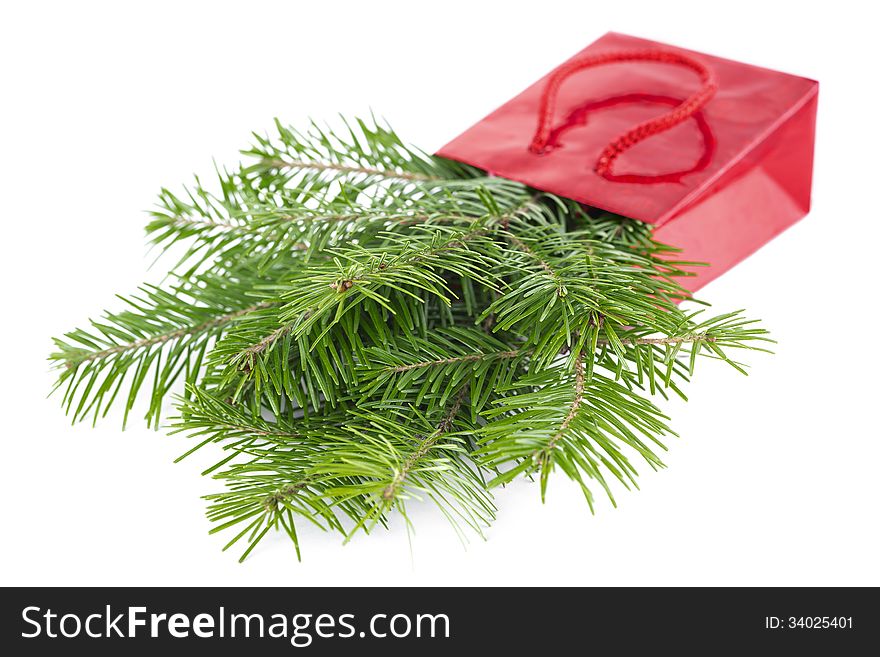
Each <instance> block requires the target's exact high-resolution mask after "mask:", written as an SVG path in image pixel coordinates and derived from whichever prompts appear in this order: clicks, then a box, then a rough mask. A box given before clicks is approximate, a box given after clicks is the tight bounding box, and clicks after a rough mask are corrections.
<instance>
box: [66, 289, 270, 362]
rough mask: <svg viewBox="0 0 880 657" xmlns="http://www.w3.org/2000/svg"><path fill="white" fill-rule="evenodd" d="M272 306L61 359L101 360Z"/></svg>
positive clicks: (257, 305)
mask: <svg viewBox="0 0 880 657" xmlns="http://www.w3.org/2000/svg"><path fill="white" fill-rule="evenodd" d="M271 306H272V304H271V303H267V302H262V301H261V302H260V303H255V304H253V305H251V306H248V307H246V308H241V309H239V310H234V311H232V312H230V313H226V314H225V315H220V316H219V317H214V318H213V319H209V320H207V321H205V322H202V323H201V324H197V325H195V326H187V327H184V328H180V329H177V330H174V331H169V332H167V333H159V334H158V335H152V336H150V337H148V338H141V339H140V340H134V341H132V342H129V343H127V344H118V345H115V346H113V347H108V348H107V349H102V350H100V351H93V352H91V353H88V352H85V351H84V352H82V355H81V356H79V357H77V356H75V355H70V354H64V355H62V356H61V358H60V360H62V361H63V362H64V366H65V367H67V368H71V367H76V366H77V365H79V364H81V363H87V362H89V361H93V360H100V359H102V358H107V357H108V356H113V355H115V354H120V353H123V352H126V351H134V350H137V349H142V348H144V347H152V346H155V345H162V344H165V343H166V342H169V341H172V340H179V339H180V338H184V337H188V336H192V335H196V334H198V333H204V332H205V331H208V330H210V329H213V328H218V327H221V326H225V325H227V324H230V323H231V322H233V321H234V320H236V319H238V318H239V317H243V316H245V315H247V314H249V313H252V312H254V311H256V310H260V309H261V308H269V307H271Z"/></svg>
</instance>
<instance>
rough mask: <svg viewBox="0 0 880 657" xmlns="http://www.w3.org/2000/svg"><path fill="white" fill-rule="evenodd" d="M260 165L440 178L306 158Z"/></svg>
mask: <svg viewBox="0 0 880 657" xmlns="http://www.w3.org/2000/svg"><path fill="white" fill-rule="evenodd" d="M260 165H261V166H265V167H271V168H276V169H311V170H313V171H335V172H338V173H342V174H355V175H362V176H375V177H378V178H385V179H391V180H410V181H420V182H429V181H439V180H442V178H440V177H439V176H429V175H425V174H419V173H410V172H407V171H393V170H389V169H375V168H372V167H365V166H354V165H344V164H335V163H332V162H313V161H306V160H298V161H297V160H281V159H274V160H261V161H260Z"/></svg>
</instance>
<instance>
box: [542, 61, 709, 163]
mask: <svg viewBox="0 0 880 657" xmlns="http://www.w3.org/2000/svg"><path fill="white" fill-rule="evenodd" d="M616 62H659V63H662V64H674V65H676V66H684V67H686V68H689V69H691V70H692V71H694V72H695V73H697V74H698V75H699V76H700V81H701V82H702V83H703V86H702V88H701V89H700V90H699V91H698V92H697V93H695V94H693V95H692V96H690V97H689V98H687V99H686V100H685V101H684V102H682V103H681V104H680V105H678V106H677V107H675V108H674V109H672V110H671V111H669V112H667V113H666V114H663V115H662V116H658V117H657V118H656V119H651V120H650V121H645V122H644V123H641V124H639V125H637V126H636V127H634V128H633V129H631V130H628V131H627V132H625V133H624V134H622V135H620V136H619V137H618V138H617V139H615V140H613V141H611V142H610V143H609V144H608V145H607V146H606V147H605V149H604V150H603V151H602V153H601V154H600V155H599V159H598V160H596V168H595V170H596V173H598V174H599V175H600V176H603V177H609V176H611V175H613V174H612V171H611V167H612V166H613V164H614V160H616V159H617V157H618V156H619V155H620V154H621V153H623V152H624V151H626V150H628V149H630V148H632V147H633V146H635V145H636V144H638V143H639V142H640V141H642V140H644V139H647V138H648V137H650V136H651V135H656V134H657V133H659V132H663V131H665V130H669V129H670V128H672V127H674V126H677V125H678V124H679V123H681V122H682V121H686V120H687V119H688V118H690V117H691V116H692V115H693V114H695V113H696V112H698V111H699V110H700V109H702V108H703V106H704V105H705V104H706V103H708V102H709V100H710V99H711V98H712V96H714V95H715V92H716V91H717V90H718V82H717V81H716V79H715V74H714V73H713V72H712V70H711V69H710V68H708V67H707V66H706V65H705V64H702V63H701V62H699V61H698V60H696V59H694V58H692V57H689V56H687V55H684V54H681V53H677V52H672V51H670V50H624V51H618V52H609V53H602V54H599V55H591V56H588V57H582V58H580V59H575V60H572V61H570V62H567V63H565V64H563V65H562V66H560V67H559V68H558V69H556V70H555V71H554V72H553V74H552V75H551V76H550V79H549V80H548V81H547V86H546V87H545V88H544V92H543V93H542V94H541V100H540V105H539V109H538V128H537V130H536V131H535V136H534V137H532V143H531V144H530V145H529V150H530V151H531V152H532V153H535V154H539V155H540V154H542V153H545V152H546V149H547V142H548V140H549V139H550V132H551V130H550V124H551V121H552V119H553V113H554V110H555V106H556V96H557V94H558V93H559V88H560V87H561V86H562V83H563V82H565V80H566V79H568V77H569V76H571V75H572V74H573V73H577V72H578V71H582V70H584V69H586V68H593V67H594V66H603V65H605V64H613V63H616Z"/></svg>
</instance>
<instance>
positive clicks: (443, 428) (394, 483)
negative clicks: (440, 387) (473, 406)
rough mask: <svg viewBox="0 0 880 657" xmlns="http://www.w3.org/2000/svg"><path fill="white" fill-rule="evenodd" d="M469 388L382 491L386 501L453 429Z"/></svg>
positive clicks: (393, 495) (460, 392) (459, 394)
mask: <svg viewBox="0 0 880 657" xmlns="http://www.w3.org/2000/svg"><path fill="white" fill-rule="evenodd" d="M467 389H468V387H467V386H466V385H465V386H464V387H462V389H461V390H459V392H458V394H457V395H456V396H455V400H454V401H453V402H452V404H451V405H450V407H449V410H448V411H447V412H446V414H445V415H444V416H443V419H442V420H440V423H439V424H438V425H437V428H436V429H435V430H434V433H432V434H431V435H430V436H428V437H427V438H425V439H424V440H423V441H422V442H421V443H420V444H419V447H418V449H416V451H414V452H413V453H412V454H410V455H409V457H408V458H407V459H406V461H404V462H403V466H401V468H400V471H399V472H398V473H397V474H396V475H394V479H392V480H391V483H390V484H388V485H387V486H386V487H385V490H383V491H382V499H383V500H385V501H391V500H393V499H394V498H395V496H396V495H397V491H398V490H399V489H400V487H401V486H402V485H403V482H404V481H405V480H406V477H407V475H408V474H409V473H410V471H411V470H412V468H413V466H415V464H416V463H418V462H419V461H420V460H421V459H422V458H424V456H425V454H427V453H428V450H429V449H431V447H433V446H434V445H435V444H436V442H437V441H438V440H439V439H440V437H441V436H443V434H445V433H447V432H448V431H449V430H450V429H451V428H452V423H453V422H455V416H456V415H458V411H459V410H460V409H461V403H462V401H463V400H464V397H465V395H466V394H467Z"/></svg>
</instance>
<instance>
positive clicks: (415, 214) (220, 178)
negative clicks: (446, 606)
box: [50, 119, 769, 559]
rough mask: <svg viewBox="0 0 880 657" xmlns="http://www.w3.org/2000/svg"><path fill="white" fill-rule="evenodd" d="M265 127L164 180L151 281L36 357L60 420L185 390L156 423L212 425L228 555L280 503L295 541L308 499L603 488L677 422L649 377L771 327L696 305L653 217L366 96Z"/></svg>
mask: <svg viewBox="0 0 880 657" xmlns="http://www.w3.org/2000/svg"><path fill="white" fill-rule="evenodd" d="M276 129H277V133H276V134H274V135H272V136H271V137H269V136H262V135H254V143H253V146H252V147H251V148H249V149H248V150H246V151H243V153H244V155H245V156H246V157H247V162H246V163H245V164H242V165H240V166H238V167H236V168H235V169H233V170H219V171H217V175H216V180H214V181H213V182H212V183H211V185H203V184H202V182H201V181H200V180H198V179H196V180H195V182H194V184H193V185H191V186H189V187H187V188H185V189H183V191H181V192H172V191H170V190H167V189H163V190H162V191H161V194H160V196H159V201H158V205H157V207H156V208H155V209H154V210H153V211H152V212H151V216H150V221H149V223H148V225H147V228H146V230H147V234H148V237H149V242H150V243H151V245H152V246H154V247H156V248H158V249H160V250H162V251H171V252H172V253H175V254H176V255H175V257H174V260H173V262H172V266H170V267H169V269H170V271H169V275H168V278H167V279H166V282H165V283H164V284H163V285H161V286H153V285H144V286H143V287H141V288H140V289H139V290H138V291H137V293H135V294H133V295H131V296H128V297H125V298H123V299H122V300H123V301H124V303H125V304H126V307H125V309H124V310H122V311H121V312H113V313H106V314H105V315H104V316H103V317H102V318H101V319H99V320H94V321H92V322H91V325H90V326H89V327H88V328H86V329H78V330H75V331H72V332H70V333H67V334H66V335H65V336H64V337H63V338H61V339H57V340H56V346H57V348H56V351H55V352H54V353H53V354H52V355H51V357H50V358H51V360H53V361H54V362H55V363H56V364H57V366H58V370H57V371H58V381H57V388H58V389H59V390H60V393H61V394H62V397H63V406H64V409H65V410H66V412H67V413H68V414H69V416H70V417H71V418H72V419H73V421H74V422H76V421H81V420H86V419H90V420H93V421H95V420H97V419H98V418H100V417H102V416H104V415H106V414H107V412H108V411H109V409H111V408H112V407H114V406H119V407H121V408H122V410H123V416H124V421H127V419H128V416H129V413H130V412H132V411H133V410H134V409H135V408H136V407H137V406H138V405H140V404H144V405H145V406H146V410H145V417H146V421H147V423H148V424H149V425H151V426H154V427H158V426H159V425H160V421H162V419H163V416H164V413H165V412H166V410H167V407H168V406H169V403H168V399H169V397H170V396H174V395H175V394H176V395H177V397H176V402H175V403H174V404H173V406H174V408H176V410H175V411H172V413H173V416H172V417H171V418H170V430H171V431H172V432H180V433H183V434H185V435H187V436H188V437H189V439H190V440H191V441H192V445H191V448H190V449H189V451H187V453H186V454H184V456H186V455H188V454H190V453H192V452H194V451H195V450H200V449H204V448H209V447H210V448H214V449H217V450H218V457H217V459H218V460H217V463H216V464H215V465H214V466H213V467H211V468H209V469H208V470H207V471H206V473H207V474H210V475H211V476H212V477H213V478H214V479H215V480H217V481H218V482H219V483H220V484H222V488H221V490H220V491H219V492H216V493H214V494H211V495H208V496H207V497H206V499H207V500H208V517H209V519H210V520H211V521H212V522H213V523H214V527H213V530H212V531H224V530H229V531H230V536H231V540H230V541H229V543H228V545H227V547H229V546H232V545H235V544H241V545H244V548H243V552H244V553H243V555H242V559H243V558H244V557H246V556H247V555H248V554H249V553H250V552H251V550H253V548H254V547H255V546H256V545H257V544H258V543H259V541H260V540H261V539H262V538H263V537H264V536H266V534H267V533H268V532H269V531H270V530H272V529H276V530H280V531H282V532H284V533H286V534H287V535H289V537H290V538H291V539H292V541H293V544H294V546H295V548H296V552H297V555H299V540H298V538H297V529H296V527H297V523H299V522H301V521H309V522H311V523H315V524H316V525H318V526H319V527H321V528H323V529H326V530H335V531H338V532H340V533H341V534H342V535H344V536H345V537H346V538H349V537H351V536H352V535H353V534H355V533H357V532H358V531H360V530H363V531H364V532H367V533H368V532H370V531H372V530H373V529H374V528H375V527H377V526H385V525H387V523H388V522H389V521H390V519H391V518H392V516H393V515H394V514H399V515H400V516H402V517H403V518H404V520H405V521H406V522H407V524H408V523H409V521H408V520H407V505H408V504H410V502H412V501H416V500H430V501H431V502H433V503H434V504H436V506H437V507H438V508H439V509H440V510H441V512H442V513H443V514H444V515H445V516H446V517H447V518H449V520H450V521H451V522H452V524H453V526H454V527H456V528H457V529H465V528H470V529H472V530H474V531H476V532H477V533H481V532H483V530H484V529H485V527H486V526H487V525H488V524H489V523H490V522H491V521H492V519H493V516H494V512H495V506H494V497H493V493H492V491H493V489H495V488H496V487H497V486H499V485H501V484H505V483H507V482H510V481H512V480H513V479H515V478H518V477H526V478H532V479H535V480H537V481H538V482H539V488H540V493H541V495H542V497H543V496H544V494H545V492H546V489H547V484H548V480H549V477H550V475H551V473H553V472H554V471H561V472H563V473H564V474H565V475H566V476H567V477H569V478H571V479H572V480H574V481H575V482H576V483H577V485H578V486H579V487H580V488H581V490H582V491H583V494H584V496H585V498H586V502H587V504H588V505H589V506H590V508H591V509H592V507H593V505H594V494H595V492H596V491H597V490H602V491H604V493H605V494H606V495H607V496H608V497H609V498H610V499H611V501H612V502H613V501H614V494H615V493H614V489H615V487H617V486H622V487H623V488H625V489H626V488H631V487H636V486H637V483H636V476H637V467H641V466H642V465H647V466H648V467H650V468H654V469H656V468H659V467H662V465H663V464H662V461H661V459H660V457H659V453H660V452H662V451H663V450H665V449H666V447H665V445H664V440H666V438H667V437H668V436H670V435H674V433H673V431H672V430H671V429H670V428H669V426H668V418H667V417H666V416H665V415H664V414H663V413H662V412H661V410H660V409H659V408H658V407H657V406H656V405H655V404H654V403H653V402H652V401H651V397H652V396H654V395H661V396H666V395H668V394H669V393H670V392H671V393H672V394H675V395H678V396H681V397H684V396H685V395H684V392H683V387H684V385H685V384H686V383H687V382H688V381H689V380H690V378H691V377H692V375H693V373H694V369H695V366H696V363H697V360H698V359H700V358H701V357H703V358H706V357H707V358H713V359H720V360H722V361H725V362H727V363H729V364H730V365H732V366H733V367H734V368H736V369H737V370H740V371H743V366H742V365H741V364H739V363H738V362H736V361H735V360H733V358H732V357H731V356H730V353H731V352H732V351H733V350H737V349H743V348H748V349H755V348H760V346H761V345H762V343H764V342H769V340H768V338H767V336H766V332H765V331H764V330H763V329H761V328H759V327H757V326H756V325H755V323H754V322H753V321H752V320H749V319H746V318H745V317H743V316H742V314H741V313H740V312H733V313H727V314H722V315H718V316H711V317H710V316H707V315H706V314H705V311H704V309H698V310H685V309H684V308H683V306H682V305H681V303H680V302H682V301H685V300H690V294H689V293H688V291H687V290H686V289H685V288H684V287H683V286H682V284H681V280H682V277H685V276H687V275H688V272H687V271H686V266H687V265H689V264H693V263H683V262H680V261H678V260H676V251H675V249H673V248H671V247H669V246H665V245H662V244H659V243H657V242H656V241H654V240H653V239H652V235H651V230H650V227H649V226H647V225H644V224H641V223H639V222H637V221H633V220H630V219H626V218H624V217H619V216H614V215H610V214H608V213H605V212H601V211H596V210H593V209H591V208H585V207H583V206H581V205H578V204H576V203H573V202H571V201H568V200H566V199H562V198H558V197H555V196H552V195H549V194H544V193H540V192H536V191H535V190H533V189H530V188H528V187H526V186H524V185H521V184H519V183H516V182H512V181H509V180H505V179H502V178H497V177H492V176H487V175H486V174H485V173H484V172H482V171H479V170H477V169H474V168H471V167H467V166H464V165H462V164H458V163H455V162H451V161H448V160H444V159H442V158H438V157H434V156H428V155H425V154H424V153H422V152H420V151H418V150H416V149H414V148H411V147H409V146H407V145H406V144H404V143H403V142H402V141H401V140H400V139H399V138H398V136H397V135H396V134H395V133H394V132H393V131H392V130H391V129H390V128H389V127H387V126H386V125H384V124H381V123H379V122H377V121H376V120H375V119H371V120H352V121H343V127H342V129H341V130H331V129H329V128H325V127H321V126H319V125H317V124H312V125H310V126H309V127H308V129H307V130H306V131H304V132H299V131H296V130H294V129H291V128H289V127H286V126H284V125H282V124H281V123H277V122H276ZM686 305H694V304H686ZM144 399H146V402H144V401H143V400H144ZM181 458H183V457H181Z"/></svg>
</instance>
